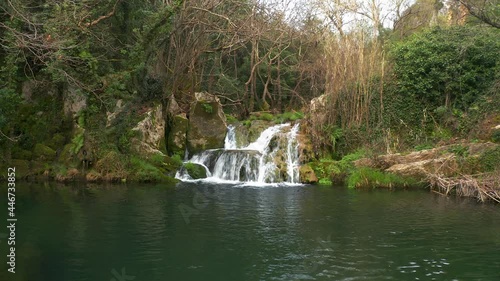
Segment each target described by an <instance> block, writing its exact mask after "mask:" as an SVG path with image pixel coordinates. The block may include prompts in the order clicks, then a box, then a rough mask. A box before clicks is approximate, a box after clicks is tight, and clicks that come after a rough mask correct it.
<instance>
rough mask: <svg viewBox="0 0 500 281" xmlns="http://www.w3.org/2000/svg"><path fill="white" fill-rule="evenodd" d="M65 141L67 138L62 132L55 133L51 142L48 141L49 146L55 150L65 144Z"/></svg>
mask: <svg viewBox="0 0 500 281" xmlns="http://www.w3.org/2000/svg"><path fill="white" fill-rule="evenodd" d="M65 141H66V138H65V137H64V136H63V135H62V134H55V135H54V136H53V137H52V139H51V140H50V142H48V143H47V146H48V147H50V148H52V149H54V150H58V149H60V148H61V147H63V146H64V143H65Z"/></svg>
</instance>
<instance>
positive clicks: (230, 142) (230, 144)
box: [224, 125, 236, 149]
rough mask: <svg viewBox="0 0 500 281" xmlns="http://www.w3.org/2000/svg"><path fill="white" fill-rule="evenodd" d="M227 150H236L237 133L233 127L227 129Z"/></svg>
mask: <svg viewBox="0 0 500 281" xmlns="http://www.w3.org/2000/svg"><path fill="white" fill-rule="evenodd" d="M224 148H225V149H235V148H236V132H235V127H234V126H233V125H229V127H227V134H226V139H225V140H224Z"/></svg>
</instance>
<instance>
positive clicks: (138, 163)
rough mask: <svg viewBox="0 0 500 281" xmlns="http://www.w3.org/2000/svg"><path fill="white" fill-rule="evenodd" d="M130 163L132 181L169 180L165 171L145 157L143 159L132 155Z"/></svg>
mask: <svg viewBox="0 0 500 281" xmlns="http://www.w3.org/2000/svg"><path fill="white" fill-rule="evenodd" d="M130 165H131V170H132V173H133V174H132V178H131V180H132V181H140V182H161V181H168V180H169V177H167V176H166V175H165V173H164V171H163V170H162V169H160V168H158V167H156V166H155V165H153V164H151V163H149V162H148V161H146V160H145V159H141V158H139V157H137V156H132V157H131V158H130Z"/></svg>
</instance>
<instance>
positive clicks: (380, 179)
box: [347, 168, 419, 189]
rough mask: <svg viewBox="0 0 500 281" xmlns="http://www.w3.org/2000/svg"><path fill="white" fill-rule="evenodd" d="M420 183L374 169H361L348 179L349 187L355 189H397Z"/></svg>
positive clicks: (354, 171) (352, 173) (356, 170)
mask: <svg viewBox="0 0 500 281" xmlns="http://www.w3.org/2000/svg"><path fill="white" fill-rule="evenodd" d="M418 184H419V183H418V181H416V180H414V179H411V178H406V177H401V176H398V175H395V174H391V173H384V172H381V171H379V170H375V169H372V168H359V169H355V170H353V171H352V172H351V174H350V175H349V177H348V178H347V187H348V188H351V189H354V188H390V189H392V188H396V187H411V186H417V185H418Z"/></svg>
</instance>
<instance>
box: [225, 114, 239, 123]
mask: <svg viewBox="0 0 500 281" xmlns="http://www.w3.org/2000/svg"><path fill="white" fill-rule="evenodd" d="M226 120H227V122H228V123H229V124H233V123H237V122H238V119H236V117H234V116H233V115H231V114H226Z"/></svg>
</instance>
